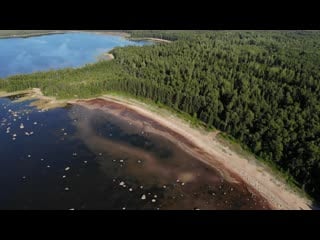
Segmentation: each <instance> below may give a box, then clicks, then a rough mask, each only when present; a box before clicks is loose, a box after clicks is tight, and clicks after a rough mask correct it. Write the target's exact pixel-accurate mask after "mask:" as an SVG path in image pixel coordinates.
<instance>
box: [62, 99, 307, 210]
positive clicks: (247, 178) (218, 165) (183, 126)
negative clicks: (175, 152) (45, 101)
mask: <svg viewBox="0 0 320 240" xmlns="http://www.w3.org/2000/svg"><path fill="white" fill-rule="evenodd" d="M95 99H102V100H104V101H106V102H113V103H117V104H120V105H122V106H124V107H125V108H128V109H131V110H133V111H135V112H137V113H139V114H140V115H142V116H144V117H146V118H149V119H151V120H152V121H155V122H156V123H158V124H160V125H162V126H164V127H166V128H168V129H170V130H171V131H173V132H175V133H177V134H179V135H181V136H183V137H184V138H185V139H187V140H188V141H189V142H190V143H191V144H193V145H194V146H195V148H196V150H194V149H191V151H194V153H195V154H198V153H199V152H200V151H201V153H202V157H201V158H200V159H201V160H203V161H204V162H205V163H207V164H209V165H211V166H212V167H214V168H215V169H219V170H221V171H223V174H224V176H226V175H225V174H227V175H228V173H230V177H231V178H234V179H235V180H236V179H237V177H239V178H240V179H241V180H242V181H243V182H245V183H246V184H247V185H248V186H249V187H251V188H252V189H254V191H256V192H258V193H259V194H260V195H261V196H262V197H263V198H265V199H266V200H267V201H268V202H269V204H270V206H271V208H272V209H275V210H300V209H304V210H310V209H311V204H312V203H311V201H310V200H308V199H306V198H303V197H301V196H299V195H298V194H297V193H295V192H293V191H292V190H291V189H288V187H287V185H286V184H285V183H284V182H282V181H281V180H279V179H277V178H276V177H275V176H274V175H272V173H270V172H269V171H268V170H267V169H266V168H265V167H264V166H259V165H260V164H259V165H258V164H257V163H255V162H252V161H248V160H247V159H245V158H244V157H242V156H239V155H238V154H237V153H234V152H233V151H231V150H230V149H229V148H228V147H225V146H224V145H223V144H222V143H221V142H219V141H218V139H217V138H216V134H215V132H212V133H208V132H204V131H201V130H200V129H195V128H192V127H190V126H189V124H187V123H186V122H184V121H183V120H181V119H179V118H177V117H175V116H173V115H170V116H168V115H167V116H165V115H162V114H159V113H155V112H152V111H151V110H150V109H148V108H147V106H145V104H143V103H141V102H137V101H130V100H128V99H123V98H119V97H113V96H103V97H101V98H93V99H87V100H74V101H69V102H68V103H70V104H80V105H82V106H86V107H89V108H90V107H93V108H95V109H100V108H101V106H100V108H99V106H92V105H91V104H90V103H89V102H87V101H90V100H95ZM176 142H177V144H179V139H176ZM197 151H198V153H197ZM198 156H199V155H198ZM234 176H236V177H234ZM229 180H230V178H229Z"/></svg>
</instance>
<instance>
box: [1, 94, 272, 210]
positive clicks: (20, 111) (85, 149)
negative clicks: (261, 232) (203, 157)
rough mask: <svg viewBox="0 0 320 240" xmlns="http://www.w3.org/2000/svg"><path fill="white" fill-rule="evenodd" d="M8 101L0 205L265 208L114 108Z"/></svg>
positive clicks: (241, 186) (3, 108)
mask: <svg viewBox="0 0 320 240" xmlns="http://www.w3.org/2000/svg"><path fill="white" fill-rule="evenodd" d="M14 100H15V99H13V98H11V99H9V98H0V145H1V148H0V182H1V183H2V184H1V187H0V188H1V189H0V209H116V210H121V209H126V210H129V209H151V210H157V209H189V210H193V209H268V208H269V207H268V204H267V202H266V201H265V200H264V199H261V197H259V196H257V195H255V194H254V193H252V192H251V191H249V190H248V189H247V187H246V186H245V185H244V184H235V183H230V182H228V181H226V180H224V179H223V177H222V176H221V175H220V173H219V172H218V171H216V170H215V169H214V168H212V167H210V166H208V165H206V164H204V163H202V162H201V161H199V160H198V159H196V158H194V157H193V156H191V155H189V154H188V153H187V152H186V151H185V150H184V149H181V148H180V147H179V146H177V145H176V144H174V143H173V142H172V141H171V140H170V139H168V138H166V137H164V136H162V135H161V134H155V133H154V132H153V131H151V130H150V131H149V130H148V128H146V129H141V128H140V127H138V126H136V125H135V124H134V121H130V120H129V121H128V120H125V119H123V118H121V117H119V116H116V115H114V114H112V110H114V107H112V108H111V107H110V112H109V111H108V109H107V111H101V110H96V109H95V110H93V109H89V108H86V107H83V106H79V105H68V106H67V107H64V108H56V109H53V110H48V111H42V110H38V109H36V108H34V107H32V106H30V103H31V101H24V102H16V101H14ZM123 114H125V115H126V116H129V117H131V119H132V120H134V119H135V118H139V116H138V115H136V114H134V113H133V112H132V113H130V112H124V113H123ZM130 114H131V115H130ZM140 120H141V119H138V121H140ZM144 123H145V124H147V123H146V122H144ZM149 129H151V128H150V127H149Z"/></svg>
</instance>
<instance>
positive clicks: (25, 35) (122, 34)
mask: <svg viewBox="0 0 320 240" xmlns="http://www.w3.org/2000/svg"><path fill="white" fill-rule="evenodd" d="M26 31H28V30H26ZM83 32H85V33H93V34H101V35H112V36H119V37H124V38H129V37H130V34H129V33H126V32H116V31H103V30H101V31H90V30H43V32H30V33H8V34H4V33H1V30H0V39H5V38H28V37H37V36H44V35H52V34H65V33H83Z"/></svg>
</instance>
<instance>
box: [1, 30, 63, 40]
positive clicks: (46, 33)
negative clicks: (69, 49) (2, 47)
mask: <svg viewBox="0 0 320 240" xmlns="http://www.w3.org/2000/svg"><path fill="white" fill-rule="evenodd" d="M66 32H68V31H62V30H61V31H52V32H51V31H47V32H46V31H44V32H39V33H23V34H10V35H1V34H0V39H6V38H28V37H38V36H44V35H51V34H64V33H66Z"/></svg>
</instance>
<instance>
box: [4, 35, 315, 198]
mask: <svg viewBox="0 0 320 240" xmlns="http://www.w3.org/2000/svg"><path fill="white" fill-rule="evenodd" d="M127 32H128V33H130V34H131V36H132V37H136V38H139V37H155V38H162V39H167V40H173V42H172V43H170V44H167V43H163V44H155V45H150V46H143V47H136V46H129V47H123V48H115V49H113V50H112V54H113V55H114V57H115V59H114V60H112V61H99V62H97V63H94V64H88V65H86V66H84V67H82V68H78V69H63V70H56V71H48V72H37V73H33V74H28V75H16V76H12V77H8V78H6V79H0V91H1V90H4V91H17V90H24V89H28V88H34V87H37V88H41V89H42V91H43V93H44V94H45V95H48V96H55V97H57V98H75V97H79V98H82V97H83V98H86V97H92V96H99V95H101V94H104V93H108V92H111V91H118V92H125V93H127V94H131V95H133V96H138V97H143V98H148V99H151V100H153V101H154V102H156V103H161V104H165V105H167V106H169V107H171V108H173V109H176V110H179V111H183V112H185V113H188V114H190V115H191V116H193V117H194V118H197V119H199V120H200V121H202V122H204V123H205V124H206V125H207V126H208V127H215V128H217V129H219V130H221V131H225V132H227V133H228V134H230V135H231V136H233V137H234V138H235V139H237V140H238V141H239V142H241V143H242V144H243V145H245V146H247V148H248V149H250V150H251V151H252V152H253V153H255V154H256V155H257V156H258V157H260V158H261V159H264V160H265V161H269V162H272V163H274V164H275V165H276V166H277V167H278V168H280V169H281V170H282V171H283V172H285V173H286V174H287V175H288V176H291V177H292V178H293V179H294V181H296V182H297V184H298V185H299V186H300V187H301V188H302V189H304V190H305V191H306V192H307V193H309V194H310V195H311V196H313V197H314V198H315V199H318V200H319V199H320V68H319V66H320V31H127Z"/></svg>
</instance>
